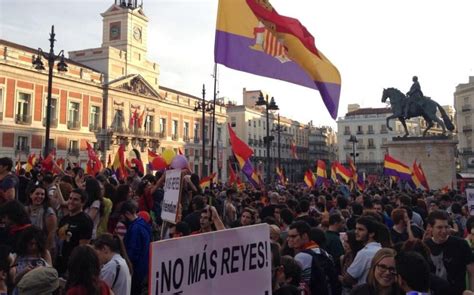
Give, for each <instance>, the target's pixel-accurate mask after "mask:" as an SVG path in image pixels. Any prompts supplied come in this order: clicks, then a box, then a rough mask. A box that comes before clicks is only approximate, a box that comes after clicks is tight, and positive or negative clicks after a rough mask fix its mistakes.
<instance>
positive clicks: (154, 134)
mask: <svg viewBox="0 0 474 295" xmlns="http://www.w3.org/2000/svg"><path fill="white" fill-rule="evenodd" d="M143 135H144V136H148V137H153V138H158V137H160V134H159V133H158V132H155V131H154V130H145V131H143Z"/></svg>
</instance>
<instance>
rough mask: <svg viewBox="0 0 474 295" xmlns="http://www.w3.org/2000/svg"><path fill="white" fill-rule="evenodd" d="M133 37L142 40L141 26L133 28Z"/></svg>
mask: <svg viewBox="0 0 474 295" xmlns="http://www.w3.org/2000/svg"><path fill="white" fill-rule="evenodd" d="M133 38H135V40H137V41H141V40H142V30H141V29H140V28H139V27H135V28H133Z"/></svg>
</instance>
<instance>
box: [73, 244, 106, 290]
mask: <svg viewBox="0 0 474 295" xmlns="http://www.w3.org/2000/svg"><path fill="white" fill-rule="evenodd" d="M67 270H68V280H67V283H66V295H109V294H113V293H112V292H111V290H110V288H109V286H107V284H106V283H105V282H104V281H102V280H101V279H100V262H99V257H98V256H97V254H96V252H95V251H94V249H93V248H92V247H90V246H87V245H80V246H77V247H76V248H74V250H73V251H72V253H71V257H69V262H68V266H67Z"/></svg>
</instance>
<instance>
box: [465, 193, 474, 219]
mask: <svg viewBox="0 0 474 295" xmlns="http://www.w3.org/2000/svg"><path fill="white" fill-rule="evenodd" d="M466 198H467V208H468V210H469V215H471V216H474V188H466Z"/></svg>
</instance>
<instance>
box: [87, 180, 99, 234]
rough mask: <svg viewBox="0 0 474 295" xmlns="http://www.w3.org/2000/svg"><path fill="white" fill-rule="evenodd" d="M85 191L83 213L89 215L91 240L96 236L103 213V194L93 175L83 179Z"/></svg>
mask: <svg viewBox="0 0 474 295" xmlns="http://www.w3.org/2000/svg"><path fill="white" fill-rule="evenodd" d="M84 190H85V192H86V193H87V202H86V204H85V205H84V213H86V214H87V215H89V217H90V218H91V220H92V222H93V228H92V238H91V239H92V240H94V239H95V238H96V236H97V228H98V226H99V223H100V219H101V217H102V216H103V215H104V202H103V194H102V190H101V187H100V183H99V181H97V180H96V179H95V178H93V177H87V178H86V181H85V189H84Z"/></svg>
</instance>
